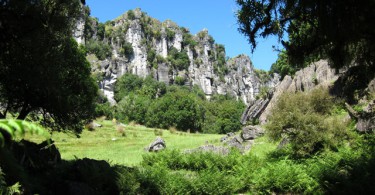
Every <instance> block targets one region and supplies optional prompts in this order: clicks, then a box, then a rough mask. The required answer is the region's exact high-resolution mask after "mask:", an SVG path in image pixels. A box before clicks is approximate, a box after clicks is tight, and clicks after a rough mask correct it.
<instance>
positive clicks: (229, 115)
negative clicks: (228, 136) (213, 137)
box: [203, 95, 245, 134]
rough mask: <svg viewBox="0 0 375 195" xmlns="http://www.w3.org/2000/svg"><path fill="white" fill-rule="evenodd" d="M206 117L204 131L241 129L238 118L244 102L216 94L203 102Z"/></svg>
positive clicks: (221, 131)
mask: <svg viewBox="0 0 375 195" xmlns="http://www.w3.org/2000/svg"><path fill="white" fill-rule="evenodd" d="M204 107H205V109H206V115H205V116H206V117H205V121H204V125H203V132H205V133H222V134H225V133H229V132H235V131H238V130H240V129H241V123H240V118H241V115H242V112H243V109H244V108H245V104H243V103H242V102H240V101H236V100H234V99H231V98H228V96H227V97H225V96H223V95H217V96H214V97H213V98H212V100H211V101H210V102H205V106H204Z"/></svg>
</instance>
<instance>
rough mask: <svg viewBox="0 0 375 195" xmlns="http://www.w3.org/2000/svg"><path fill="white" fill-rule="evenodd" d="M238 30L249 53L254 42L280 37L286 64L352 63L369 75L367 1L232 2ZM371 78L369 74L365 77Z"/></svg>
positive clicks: (371, 6) (373, 51)
mask: <svg viewBox="0 0 375 195" xmlns="http://www.w3.org/2000/svg"><path fill="white" fill-rule="evenodd" d="M237 4H238V5H239V6H240V9H239V11H238V13H237V18H238V22H239V25H240V27H239V31H240V32H241V33H243V34H245V35H246V36H247V37H248V39H249V42H250V44H251V47H252V50H254V49H255V48H256V45H257V44H256V38H257V37H259V36H261V37H267V36H270V35H277V36H278V37H279V39H282V37H283V34H284V33H285V32H287V33H288V35H289V40H288V41H281V42H282V44H283V45H284V47H285V48H286V51H287V54H288V57H289V59H290V62H291V63H293V64H296V65H299V66H302V65H303V62H304V61H305V60H306V59H309V58H312V59H314V58H315V57H321V58H328V59H330V60H331V61H332V62H333V63H331V65H332V66H333V67H334V68H341V67H344V66H348V65H350V64H353V62H354V63H356V64H358V65H360V66H361V67H362V69H363V71H366V72H368V73H369V74H368V75H369V77H372V76H373V73H374V72H375V71H374V70H375V68H374V67H375V66H374V61H375V36H374V34H375V25H374V22H373V19H374V18H375V12H374V10H375V1H373V0H363V1H356V0H331V1H325V0H317V1H308V0H300V1H296V0H237ZM370 73H371V74H370Z"/></svg>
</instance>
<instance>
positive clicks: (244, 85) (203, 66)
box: [75, 9, 279, 104]
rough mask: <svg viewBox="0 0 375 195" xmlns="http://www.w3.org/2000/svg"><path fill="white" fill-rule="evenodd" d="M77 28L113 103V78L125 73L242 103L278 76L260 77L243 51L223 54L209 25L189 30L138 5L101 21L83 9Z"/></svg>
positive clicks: (102, 88) (91, 61) (269, 85)
mask: <svg viewBox="0 0 375 195" xmlns="http://www.w3.org/2000/svg"><path fill="white" fill-rule="evenodd" d="M78 29H81V31H78V32H76V33H75V36H76V39H77V41H78V42H81V43H83V42H85V46H86V49H87V52H88V54H89V55H88V60H89V61H90V63H91V64H92V71H93V72H94V73H95V74H96V76H97V78H99V82H100V88H101V90H102V91H103V92H104V94H105V95H106V96H107V97H108V99H109V100H110V101H111V102H112V103H114V100H113V84H114V83H115V82H116V80H117V78H119V77H120V76H121V75H123V74H125V73H132V74H135V75H138V76H140V77H143V78H144V77H146V76H152V77H153V78H154V79H156V80H158V81H162V82H165V83H166V84H180V85H187V86H193V85H198V86H199V87H200V88H201V89H202V90H203V91H204V93H205V94H206V96H207V97H208V98H209V97H211V96H212V95H213V94H230V95H232V96H234V97H236V98H237V99H241V100H242V101H243V102H244V103H245V104H249V103H250V102H251V101H252V100H254V99H255V97H256V96H257V95H258V94H259V91H260V89H261V88H262V86H267V87H273V86H275V85H276V83H277V82H278V79H279V77H278V76H275V78H274V79H273V80H272V79H271V78H267V79H260V78H259V74H257V71H256V70H255V69H254V67H253V64H252V62H251V60H250V58H249V57H248V56H246V55H238V56H237V57H235V58H232V59H229V58H228V57H226V54H225V47H224V45H221V44H218V43H216V42H215V40H214V38H213V37H212V36H211V35H209V33H208V30H207V29H203V30H202V31H201V32H199V33H197V34H196V35H192V34H191V33H190V32H189V29H188V28H185V27H180V26H178V25H177V24H176V23H174V22H173V21H171V20H166V21H164V22H160V21H158V20H157V19H154V18H152V17H150V16H148V15H147V14H146V13H144V12H142V11H141V10H140V9H135V10H130V11H128V12H126V13H124V14H123V15H121V16H119V17H118V18H117V19H115V20H113V21H108V22H106V23H104V24H103V23H99V22H98V20H97V19H95V18H92V17H89V16H88V14H86V17H85V22H82V21H81V22H80V23H78Z"/></svg>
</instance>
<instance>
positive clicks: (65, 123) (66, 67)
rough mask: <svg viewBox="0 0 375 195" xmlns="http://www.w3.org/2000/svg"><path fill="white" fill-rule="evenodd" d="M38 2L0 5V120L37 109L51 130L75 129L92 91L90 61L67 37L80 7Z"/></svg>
mask: <svg viewBox="0 0 375 195" xmlns="http://www.w3.org/2000/svg"><path fill="white" fill-rule="evenodd" d="M38 2H39V3H35V2H32V1H26V2H24V1H12V3H5V4H1V10H2V11H1V13H2V14H4V17H1V19H0V23H1V24H2V27H0V31H1V32H3V35H4V36H1V38H0V43H1V44H0V51H1V52H0V66H1V67H2V68H1V69H0V86H1V87H0V101H1V103H2V107H1V108H0V110H1V112H2V113H1V114H0V118H5V116H6V113H7V112H10V113H12V114H15V113H19V115H18V116H17V118H18V119H25V118H26V116H27V115H28V114H29V113H32V112H35V113H36V112H38V113H40V114H43V115H44V116H45V117H43V120H44V121H43V123H44V124H45V125H50V126H53V127H55V128H54V130H59V129H60V130H61V129H63V128H69V129H70V130H74V131H76V132H79V131H80V130H81V129H82V120H87V119H89V118H90V117H91V115H92V113H93V109H94V105H93V103H94V100H95V96H96V93H97V86H96V83H95V82H94V80H93V79H92V78H91V74H90V70H91V69H90V64H89V63H88V62H87V60H86V58H85V54H84V52H83V51H82V49H81V48H79V47H78V44H77V43H76V42H75V41H74V40H73V37H72V31H73V29H74V27H75V25H76V21H77V19H78V18H79V17H81V10H80V9H81V6H80V4H79V1H75V0H67V1H57V0H52V1H48V2H47V1H38ZM26 10H27V14H25V11H26ZM13 15H17V16H20V17H19V18H18V19H17V20H15V19H14V17H13ZM42 18H43V19H42ZM47 24H48V25H47ZM15 86H18V87H15ZM47 113H48V114H47ZM47 116H48V117H47Z"/></svg>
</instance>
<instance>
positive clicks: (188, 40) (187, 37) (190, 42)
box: [182, 29, 198, 49]
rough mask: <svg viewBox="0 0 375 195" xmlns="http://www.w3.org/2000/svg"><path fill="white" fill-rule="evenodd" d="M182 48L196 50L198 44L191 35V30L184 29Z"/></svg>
mask: <svg viewBox="0 0 375 195" xmlns="http://www.w3.org/2000/svg"><path fill="white" fill-rule="evenodd" d="M182 31H183V34H182V46H183V47H184V48H185V47H186V46H189V47H190V49H194V48H195V46H196V45H197V44H198V43H197V42H196V41H195V40H194V38H193V35H191V34H190V32H189V30H187V29H182Z"/></svg>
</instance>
